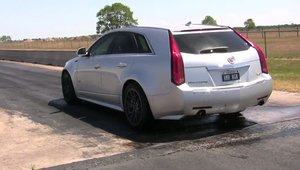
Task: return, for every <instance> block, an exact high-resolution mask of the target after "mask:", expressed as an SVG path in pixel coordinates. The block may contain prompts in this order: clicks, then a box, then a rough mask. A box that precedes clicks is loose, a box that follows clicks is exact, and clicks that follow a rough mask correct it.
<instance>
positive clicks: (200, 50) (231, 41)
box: [174, 31, 249, 54]
mask: <svg viewBox="0 0 300 170" xmlns="http://www.w3.org/2000/svg"><path fill="white" fill-rule="evenodd" d="M174 37H175V40H176V42H177V45H178V47H179V49H180V51H181V52H184V53H192V54H206V53H225V52H236V51H244V50H247V49H249V45H248V44H247V43H246V42H245V41H244V40H243V39H242V38H240V37H239V36H238V35H237V34H236V33H234V32H233V31H230V32H229V31H227V32H205V33H194V34H179V35H174Z"/></svg>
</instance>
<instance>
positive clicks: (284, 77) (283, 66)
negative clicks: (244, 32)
mask: <svg viewBox="0 0 300 170" xmlns="http://www.w3.org/2000/svg"><path fill="white" fill-rule="evenodd" d="M266 37H267V62H268V67H269V72H270V74H271V76H272V77H273V80H274V82H273V87H274V89H276V90H284V91H290V92H300V37H297V35H296V34H295V33H290V32H289V33H281V34H280V38H279V35H278V33H268V34H267V36H266ZM248 38H249V39H251V40H252V41H253V42H255V43H257V44H258V45H259V46H260V47H261V48H262V50H263V51H265V45H264V44H265V43H264V39H263V38H262V36H261V34H248ZM265 53H266V52H265Z"/></svg>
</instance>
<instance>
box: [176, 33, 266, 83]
mask: <svg viewBox="0 0 300 170" xmlns="http://www.w3.org/2000/svg"><path fill="white" fill-rule="evenodd" d="M173 34H174V37H175V40H176V43H177V45H178V47H179V49H180V52H181V55H182V59H183V63H184V73H185V82H186V83H187V84H188V85H189V86H190V87H217V86H240V85H242V84H243V83H245V82H250V81H253V80H255V79H257V78H258V76H259V75H260V74H261V73H262V71H261V65H260V57H259V55H258V52H257V49H255V48H254V47H252V46H251V45H250V43H249V42H246V41H245V40H244V39H243V38H242V37H241V36H239V35H238V34H237V33H236V32H234V31H233V30H231V29H227V28H226V29H224V28H222V29H220V30H215V29H214V30H202V31H201V30H197V31H195V30H191V31H183V32H174V33H173Z"/></svg>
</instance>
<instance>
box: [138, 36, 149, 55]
mask: <svg viewBox="0 0 300 170" xmlns="http://www.w3.org/2000/svg"><path fill="white" fill-rule="evenodd" d="M135 37H136V39H137V42H138V45H139V52H140V53H151V50H150V48H149V45H148V43H147V41H146V39H145V37H144V36H142V35H140V34H135Z"/></svg>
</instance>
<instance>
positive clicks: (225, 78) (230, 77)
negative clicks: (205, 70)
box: [222, 72, 240, 81]
mask: <svg viewBox="0 0 300 170" xmlns="http://www.w3.org/2000/svg"><path fill="white" fill-rule="evenodd" d="M239 79H240V74H239V73H238V72H232V73H224V74H222V80H223V81H234V80H239Z"/></svg>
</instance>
